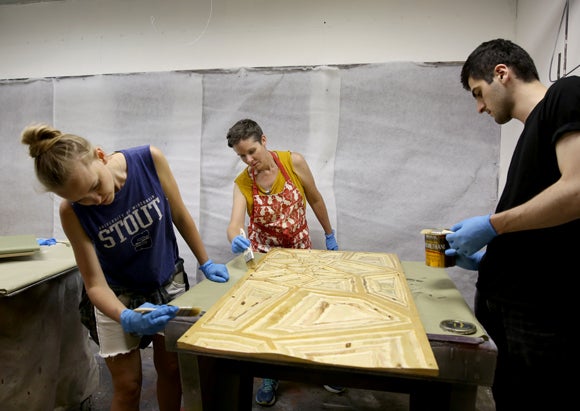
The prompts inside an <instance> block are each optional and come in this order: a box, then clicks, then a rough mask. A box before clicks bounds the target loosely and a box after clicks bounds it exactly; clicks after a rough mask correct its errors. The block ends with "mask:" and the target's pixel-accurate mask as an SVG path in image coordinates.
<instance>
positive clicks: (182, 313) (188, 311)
mask: <svg viewBox="0 0 580 411" xmlns="http://www.w3.org/2000/svg"><path fill="white" fill-rule="evenodd" d="M154 310H155V308H151V307H139V308H135V310H134V311H136V312H138V313H141V314H145V313H150V312H151V311H154ZM200 312H201V308H199V307H179V310H178V311H177V314H176V316H177V317H195V316H196V315H199V313H200Z"/></svg>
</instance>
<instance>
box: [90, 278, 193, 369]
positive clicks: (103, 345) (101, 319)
mask: <svg viewBox="0 0 580 411" xmlns="http://www.w3.org/2000/svg"><path fill="white" fill-rule="evenodd" d="M185 275H187V274H186V273H185V272H183V271H182V272H179V273H177V274H175V276H174V277H173V280H172V281H171V282H170V283H169V284H168V285H167V286H165V291H167V293H168V294H169V295H170V296H171V300H174V299H175V298H177V297H179V296H180V295H181V294H183V293H184V292H185V290H186V283H185V281H184V276H185ZM118 298H119V300H121V302H122V303H123V304H125V305H127V304H128V303H129V296H128V295H126V294H122V295H119V296H118ZM95 319H96V323H97V334H98V335H99V355H100V356H101V357H103V358H107V357H114V356H115V355H119V354H127V353H129V352H131V351H133V350H136V349H137V348H138V347H139V342H140V341H141V337H139V336H136V335H133V334H129V333H126V332H125V331H124V330H123V327H122V326H121V324H120V323H118V322H117V321H115V320H113V319H111V318H109V317H107V316H106V315H105V314H103V313H102V312H101V311H100V310H99V309H98V308H97V307H95ZM158 334H161V335H163V332H160V333H158Z"/></svg>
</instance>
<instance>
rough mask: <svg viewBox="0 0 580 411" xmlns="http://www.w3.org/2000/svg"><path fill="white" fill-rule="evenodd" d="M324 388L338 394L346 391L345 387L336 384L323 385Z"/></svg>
mask: <svg viewBox="0 0 580 411" xmlns="http://www.w3.org/2000/svg"><path fill="white" fill-rule="evenodd" d="M324 389H325V390H326V391H328V392H331V393H333V394H340V393H343V392H345V391H346V388H344V387H340V386H338V385H325V386H324Z"/></svg>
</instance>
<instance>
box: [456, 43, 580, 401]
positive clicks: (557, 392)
mask: <svg viewBox="0 0 580 411" xmlns="http://www.w3.org/2000/svg"><path fill="white" fill-rule="evenodd" d="M461 82H462V84H463V87H464V88H465V89H466V90H468V91H470V92H471V94H472V95H473V97H474V98H475V100H476V104H477V111H478V112H479V113H487V114H489V115H491V116H492V117H493V118H494V119H495V121H496V122H497V123H498V124H505V123H507V122H508V121H510V120H511V119H517V120H519V121H521V122H522V123H523V124H524V129H523V131H522V133H521V135H520V137H519V139H518V142H517V145H516V147H515V150H514V153H513V157H512V160H511V163H510V167H509V170H508V174H507V179H506V184H505V188H504V190H503V192H502V194H501V197H500V200H499V202H498V205H497V207H496V210H495V212H494V213H491V214H489V215H483V216H477V217H471V218H467V219H465V220H463V221H461V222H460V223H457V224H455V225H454V226H452V227H451V231H453V233H450V234H448V235H447V240H448V242H449V244H450V246H451V249H450V250H448V251H447V252H446V253H447V254H448V255H455V256H456V261H457V265H459V266H460V267H463V268H465V269H471V270H478V271H479V275H478V279H477V284H476V287H477V292H476V298H475V314H476V316H477V318H478V319H479V321H480V322H481V323H482V324H483V326H484V327H485V328H486V330H487V332H488V333H489V335H490V336H491V337H492V339H493V340H494V341H495V343H496V344H497V347H498V358H497V366H496V372H495V380H494V383H493V387H492V390H493V395H494V399H495V402H496V409H497V410H498V411H502V410H516V409H522V410H523V409H554V410H560V409H567V408H568V407H569V405H568V404H574V403H575V399H576V398H575V392H574V388H575V387H574V383H573V382H572V381H570V380H568V379H567V378H566V377H565V375H567V374H568V372H569V371H574V370H575V369H576V367H574V366H575V365H578V364H579V363H580V361H578V356H577V355H576V354H575V352H576V344H574V345H573V335H574V334H576V331H575V328H576V327H575V325H576V324H577V323H578V319H577V316H576V313H577V312H578V309H577V306H576V305H575V304H574V303H573V302H574V297H575V293H573V290H574V287H573V286H572V282H573V281H576V278H574V277H576V276H577V275H578V273H579V271H580V270H579V269H578V256H577V255H578V252H579V251H580V77H576V76H569V77H565V78H561V79H559V80H558V81H556V82H555V83H554V84H553V85H552V86H551V87H550V88H546V87H545V86H544V85H543V84H542V83H541V82H540V80H539V76H538V72H537V70H536V67H535V64H534V62H533V60H532V59H531V57H530V56H529V54H528V53H527V52H526V51H525V50H523V49H522V48H521V47H519V46H518V45H516V44H514V43H512V42H511V41H508V40H503V39H496V40H491V41H488V42H485V43H482V44H481V45H480V46H479V47H477V48H476V49H475V50H474V51H473V52H472V53H471V54H470V56H469V57H468V59H467V61H466V62H465V64H464V65H463V68H462V71H461Z"/></svg>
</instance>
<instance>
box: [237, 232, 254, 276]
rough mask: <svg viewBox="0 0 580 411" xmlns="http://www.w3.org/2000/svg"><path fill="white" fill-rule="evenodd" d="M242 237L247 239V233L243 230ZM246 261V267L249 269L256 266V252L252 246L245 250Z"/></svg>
mask: <svg viewBox="0 0 580 411" xmlns="http://www.w3.org/2000/svg"><path fill="white" fill-rule="evenodd" d="M240 235H241V236H242V237H244V238H247V237H246V232H245V231H244V229H243V228H240ZM244 260H245V261H246V265H247V266H248V267H253V266H254V252H253V251H252V245H251V244H250V246H249V247H248V248H246V249H245V250H244Z"/></svg>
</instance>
